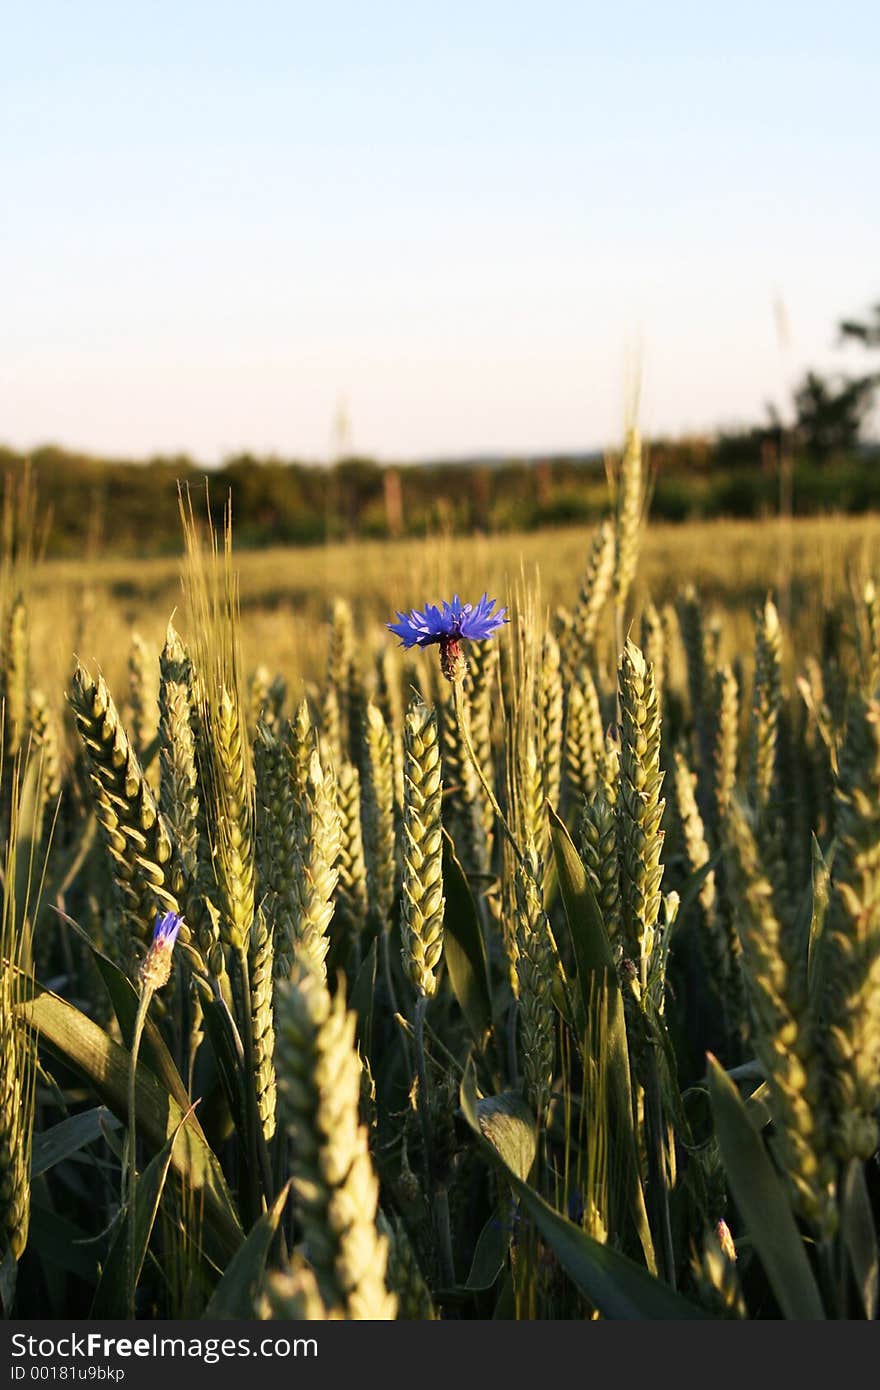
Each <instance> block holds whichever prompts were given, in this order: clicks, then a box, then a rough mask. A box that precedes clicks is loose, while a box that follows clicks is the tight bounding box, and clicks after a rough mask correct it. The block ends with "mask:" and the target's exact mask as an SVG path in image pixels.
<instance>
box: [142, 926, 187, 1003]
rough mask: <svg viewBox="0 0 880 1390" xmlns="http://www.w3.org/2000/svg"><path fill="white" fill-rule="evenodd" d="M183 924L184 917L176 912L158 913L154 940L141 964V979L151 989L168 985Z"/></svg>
mask: <svg viewBox="0 0 880 1390" xmlns="http://www.w3.org/2000/svg"><path fill="white" fill-rule="evenodd" d="M182 926H183V918H182V917H179V916H178V914H177V913H176V912H163V913H157V915H156V925H155V926H154V928H153V940H152V941H151V942H150V949H149V950H148V951H147V954H146V956H145V958H144V963H143V965H142V966H141V979H142V980H143V982H144V984H145V985H149V987H150V989H161V988H162V986H163V985H167V983H168V980H169V977H170V975H171V952H172V951H173V950H174V943H175V941H176V940H177V933H178V932H179V931H180V928H181V927H182Z"/></svg>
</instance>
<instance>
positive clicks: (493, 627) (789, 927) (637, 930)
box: [0, 431, 880, 1320]
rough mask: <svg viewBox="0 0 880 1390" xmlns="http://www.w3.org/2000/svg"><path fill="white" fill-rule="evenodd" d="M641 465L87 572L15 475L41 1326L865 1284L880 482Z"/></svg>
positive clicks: (871, 1312)
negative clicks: (511, 514)
mask: <svg viewBox="0 0 880 1390" xmlns="http://www.w3.org/2000/svg"><path fill="white" fill-rule="evenodd" d="M648 491H649V489H648V486H647V482H646V477H645V471H644V466H643V457H642V451H641V444H640V440H639V437H638V434H637V433H636V432H635V431H631V432H630V433H629V435H628V436H627V440H626V444H625V447H624V449H623V451H622V454H621V457H620V460H619V461H618V464H617V468H616V471H615V473H614V477H613V487H612V489H611V493H610V497H609V508H608V515H607V518H606V519H605V520H604V521H603V522H602V523H601V524H600V525H599V526H598V527H596V528H595V529H594V530H591V531H584V530H582V529H575V528H572V529H569V530H560V531H558V532H552V533H551V532H544V533H538V534H535V535H529V536H527V537H509V536H508V537H477V538H463V537H458V538H456V537H445V536H432V537H426V538H425V539H424V540H422V541H419V542H415V541H406V542H399V543H393V544H392V543H375V544H373V543H366V544H359V545H350V546H334V547H328V548H325V549H310V550H298V551H296V550H290V551H277V552H276V551H270V552H266V551H264V552H251V553H248V552H238V551H237V550H236V548H235V522H234V518H228V519H227V527H226V530H225V532H224V533H223V534H219V535H217V534H212V533H211V532H210V528H208V527H207V526H206V525H205V524H203V521H202V517H201V511H200V503H199V499H197V498H193V499H188V498H184V499H182V513H181V538H182V539H181V552H182V553H181V555H180V556H179V557H170V558H168V559H163V560H150V561H144V562H138V561H132V560H124V561H123V560H119V559H113V558H112V557H109V556H107V557H99V556H86V557H83V559H82V560H81V561H78V562H70V561H66V562H64V563H48V562H44V561H41V560H39V559H38V558H37V557H35V556H34V554H33V553H32V550H33V547H32V544H31V537H32V536H33V535H35V534H36V533H37V530H38V528H37V527H36V524H35V516H36V512H37V510H38V507H39V502H40V499H38V498H37V499H34V497H33V496H32V495H31V493H30V491H29V489H28V488H27V487H26V486H23V487H22V489H21V490H20V492H19V494H18V495H12V494H10V495H9V496H8V497H7V503H6V513H7V515H6V520H5V526H4V542H3V566H2V575H0V598H2V605H3V614H2V621H3V627H2V696H3V748H2V752H3V762H2V777H0V814H2V817H3V820H4V838H5V844H6V849H5V858H4V865H3V916H2V935H0V1058H2V1081H0V1260H2V1264H0V1299H2V1305H3V1309H4V1311H5V1313H6V1314H7V1315H10V1316H18V1317H27V1316H37V1317H48V1316H54V1317H77V1318H87V1317H93V1318H98V1317H125V1316H127V1315H129V1316H137V1317H139V1318H156V1317H162V1318H184V1317H186V1318H189V1317H198V1316H201V1315H208V1316H223V1317H239V1318H242V1317H243V1318H254V1319H266V1320H271V1319H287V1318H309V1319H329V1318H344V1319H383V1320H386V1319H395V1318H397V1319H410V1320H413V1319H415V1320H426V1319H438V1318H439V1319H462V1318H497V1319H513V1318H519V1319H562V1318H564V1319H581V1320H593V1319H602V1318H613V1319H620V1318H629V1319H644V1318H651V1319H679V1318H684V1319H693V1318H701V1317H709V1318H717V1319H746V1318H749V1319H751V1318H780V1317H782V1318H793V1319H801V1318H808V1319H819V1318H834V1319H840V1318H860V1319H866V1318H867V1319H873V1318H874V1317H875V1316H876V1314H877V1281H878V1268H877V1235H876V1229H877V1218H876V1216H875V1212H876V1211H877V1209H878V1201H880V1175H878V1171H877V1148H878V1129H877V1117H878V1105H880V602H878V598H877V594H876V591H875V589H874V584H873V578H874V576H876V575H877V573H878V569H880V566H878V542H880V518H874V517H864V518H858V519H848V520H843V519H839V518H824V519H815V520H810V521H799V522H793V521H791V520H789V521H778V520H766V521H764V522H762V523H733V522H717V523H711V524H705V525H688V526H686V527H668V526H667V527H660V526H653V525H652V524H651V523H650V520H649V507H648V502H649V498H648ZM484 593H488V595H489V596H490V598H494V599H495V600H496V606H495V608H494V610H493V614H492V617H491V618H490V617H488V616H485V614H484V610H483V609H482V608H481V609H477V610H476V611H475V612H471V614H470V618H469V619H468V621H470V622H471V627H470V628H468V626H467V623H466V622H465V624H464V626H462V623H463V619H462V615H461V614H460V613H459V611H458V609H457V608H455V607H453V608H448V607H447V608H446V609H444V610H443V612H442V613H441V612H440V611H439V610H436V616H433V611H432V612H427V611H426V610H425V609H424V605H425V603H426V602H427V603H432V604H437V603H439V602H440V601H441V600H444V599H445V600H448V601H451V600H453V596H454V595H461V598H462V600H463V601H464V600H466V601H467V602H469V603H471V604H474V605H476V603H477V601H478V600H479V598H480V595H481V594H484ZM502 608H503V609H505V610H506V612H505V614H504V617H505V619H506V621H504V622H500V623H496V618H497V616H498V611H499V609H502ZM411 610H416V612H415V615H413V616H411ZM486 612H488V610H486ZM401 615H402V616H401ZM465 616H466V617H467V615H465ZM477 617H479V619H480V623H481V624H482V626H480V625H479V624H478V625H477V626H476V627H474V626H473V622H474V621H475V620H476V618H477ZM394 621H397V622H398V624H399V625H400V629H401V632H402V633H403V634H404V635H406V634H409V635H410V636H413V638H414V640H413V644H412V645H411V646H409V647H407V648H405V649H404V648H402V647H401V645H400V644H399V643H398V640H397V637H396V636H395V635H394V634H392V633H391V632H390V631H389V630H388V627H387V624H388V623H389V622H394ZM425 623H427V625H428V627H431V629H432V631H431V633H430V634H428V635H431V636H433V637H434V638H436V639H438V640H435V641H432V642H430V643H428V644H426V645H424V646H422V645H419V644H418V642H416V641H415V635H417V634H418V632H421V633H422V635H423V636H424V635H426V634H425ZM420 625H421V626H420ZM468 631H470V632H472V633H475V632H478V633H479V634H480V635H477V636H472V637H470V638H469V637H468Z"/></svg>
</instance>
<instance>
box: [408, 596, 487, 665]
mask: <svg viewBox="0 0 880 1390" xmlns="http://www.w3.org/2000/svg"><path fill="white" fill-rule="evenodd" d="M495 603H496V600H495V599H494V598H489V595H488V594H483V597H482V598H481V599H480V601H479V603H477V604H473V603H462V601H461V599H460V598H459V597H458V594H455V595H454V596H453V599H452V602H451V603H447V602H446V600H445V599H444V600H443V601H442V603H441V605H440V607H439V608H438V607H437V606H436V605H435V604H433V603H426V604H425V608H424V611H423V612H422V611H420V610H419V609H418V608H413V609H411V610H410V612H409V613H401V612H399V611H398V614H397V616H398V618H399V619H400V621H399V622H396V623H387V624H386V626H387V627H388V628H389V629H390V631H391V632H393V633H395V634H396V636H398V637H399V638H400V644H401V646H402V647H406V648H409V647H430V646H433V644H434V643H435V642H436V643H437V644H438V645H439V647H440V668H441V670H442V671H443V674H444V676H446V677H447V678H448V679H449V680H460V679H461V678H462V676H463V675H464V672H465V669H466V668H465V663H464V655H463V653H462V650H461V641H462V638H464V639H466V640H467V641H469V642H485V641H486V639H487V638H488V637H491V636H492V634H493V633H494V632H495V631H497V629H498V628H499V627H503V626H504V624H505V623H506V622H507V621H508V619H507V618H506V616H505V614H506V613H507V609H506V608H499V609H498V612H497V613H493V612H492V609H493V608H494V607H495Z"/></svg>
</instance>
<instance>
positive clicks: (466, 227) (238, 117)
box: [0, 0, 880, 462]
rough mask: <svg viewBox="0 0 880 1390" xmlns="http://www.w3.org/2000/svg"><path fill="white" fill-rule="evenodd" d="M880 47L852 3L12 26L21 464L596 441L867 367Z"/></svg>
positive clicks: (879, 186)
mask: <svg viewBox="0 0 880 1390" xmlns="http://www.w3.org/2000/svg"><path fill="white" fill-rule="evenodd" d="M878 54H880V6H878V5H877V4H876V3H858V4H857V3H850V2H849V0H838V3H835V4H824V5H816V4H811V3H797V4H795V3H789V0H784V2H780V3H767V2H766V0H765V3H761V4H755V3H751V0H746V3H739V4H737V5H726V4H725V5H720V4H711V3H705V0H703V3H699V4H683V3H675V0H671V2H670V3H666V4H660V3H626V2H625V0H616V3H606V4H603V5H596V4H593V3H590V0H581V2H580V3H554V0H540V2H536V3H526V4H517V3H515V0H504V2H503V3H495V0H484V2H482V3H481V0H468V3H460V0H444V3H439V2H438V3H430V4H429V3H423V2H422V0H408V3H389V2H388V0H369V2H368V0H361V3H342V2H341V0H310V2H309V3H299V0H286V3H277V4H271V3H267V0H249V2H248V3H243V2H242V0H238V3H232V4H230V3H224V0H210V3H209V0H175V3H166V0H152V3H150V4H145V3H143V0H140V3H138V0H131V3H125V4H120V3H119V0H114V3H112V4H111V3H104V0H94V2H92V0H78V3H76V4H74V3H70V0H62V3H57V2H56V3H52V2H51V0H34V3H32V4H17V5H12V4H9V5H7V6H6V7H5V10H4V19H3V25H2V42H0V198H2V218H0V325H2V328H0V440H2V441H4V442H7V443H10V444H13V445H16V446H20V447H21V446H24V447H30V446H32V445H35V444H37V443H39V442H45V441H49V440H51V441H54V442H57V443H61V444H65V445H69V446H73V447H81V448H85V449H91V450H94V451H98V452H115V453H121V454H126V455H135V456H141V455H146V454H149V453H151V452H160V451H161V452H172V451H177V450H187V451H189V452H191V453H192V454H194V455H195V456H197V457H199V458H201V459H203V460H205V461H207V462H212V461H215V460H218V459H220V458H221V457H223V456H224V455H225V454H227V453H229V452H232V451H237V450H240V449H250V450H253V451H256V452H261V453H263V452H271V451H275V452H278V453H281V454H283V455H299V456H303V457H311V458H317V459H321V458H326V457H328V455H329V454H330V453H331V452H332V451H333V450H334V448H335V445H334V420H335V418H336V416H337V414H338V411H339V406H340V402H344V403H345V408H346V412H347V415H348V419H349V422H350V426H349V440H348V442H349V444H350V445H351V447H353V448H355V449H357V450H360V451H363V452H370V453H374V454H376V455H378V456H380V457H383V458H407V457H424V456H436V455H441V454H466V453H469V452H471V451H473V452H478V451H496V450H500V451H514V452H516V451H538V450H542V449H547V450H552V449H566V448H581V447H592V446H595V445H602V444H607V443H611V442H613V441H614V440H616V439H617V437H618V436H619V434H620V430H621V428H622V423H623V420H624V414H625V408H626V399H627V394H628V388H629V387H630V386H631V383H632V379H633V373H634V363H635V362H637V361H640V362H641V374H642V398H641V420H642V424H643V427H644V428H645V430H646V431H647V432H649V433H654V434H656V433H659V432H675V433H678V432H681V431H687V430H692V429H706V428H712V427H714V426H718V425H723V424H730V423H734V422H742V421H751V420H755V419H756V418H758V417H760V416H761V415H762V413H763V403H764V401H765V400H767V399H768V398H771V397H772V398H775V399H777V400H780V401H781V400H782V399H783V398H784V395H785V392H786V387H787V384H788V385H790V384H791V382H792V381H793V380H794V378H795V377H796V376H797V375H798V373H799V372H800V370H801V369H802V368H803V367H804V366H805V365H807V364H816V365H818V366H820V367H823V368H831V367H834V366H835V365H838V366H840V367H843V368H849V367H853V368H855V367H856V364H857V363H858V361H859V353H858V349H856V348H853V347H850V348H847V349H846V350H843V351H841V350H838V349H837V348H836V347H835V324H836V322H837V319H838V318H839V317H840V316H842V315H844V314H850V315H852V314H857V313H859V312H860V311H863V310H864V309H866V308H867V306H868V305H869V304H870V303H872V302H874V301H875V300H877V299H878V298H880V256H878V247H880V176H878V174H880V167H878V166H880V161H878V146H880V138H878V131H880V114H878V102H877V72H878V66H877V65H878ZM777 301H778V302H781V303H782V304H783V305H784V308H785V316H786V319H787V324H788V341H787V345H786V346H784V347H782V346H780V339H779V335H778V333H777V327H776V320H775V318H774V303H775V302H777Z"/></svg>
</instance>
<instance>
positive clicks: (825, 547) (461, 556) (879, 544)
mask: <svg viewBox="0 0 880 1390" xmlns="http://www.w3.org/2000/svg"><path fill="white" fill-rule="evenodd" d="M591 534H592V531H591V529H590V528H588V527H583V528H580V527H578V528H570V527H569V528H565V529H561V530H547V531H541V532H536V533H533V534H531V535H526V536H497V537H477V538H474V537H450V538H444V537H437V538H435V539H432V540H429V541H416V540H406V541H375V542H371V541H363V542H351V543H348V544H340V545H331V546H327V547H324V548H308V549H303V550H300V549H295V548H287V549H273V550H264V551H237V553H236V559H235V567H236V569H237V571H238V573H239V575H240V591H241V607H242V612H243V613H244V614H246V616H247V621H246V622H245V623H244V624H243V629H242V639H243V648H244V658H245V664H246V667H247V669H248V671H250V670H252V669H253V668H255V667H256V666H257V665H258V664H263V665H266V666H268V667H269V668H270V670H271V672H272V673H273V674H274V673H275V672H276V671H280V672H281V673H282V674H283V675H284V676H285V678H286V679H287V680H288V681H289V682H290V683H291V691H292V693H296V691H297V688H298V687H297V682H298V681H299V680H301V679H303V680H316V679H318V678H319V677H321V676H322V675H323V673H324V668H325V665H326V630H325V623H326V619H327V615H328V612H329V608H330V605H331V602H332V600H333V599H334V598H335V597H337V596H343V597H345V598H348V599H349V600H350V602H351V604H352V606H353V609H354V613H355V618H356V621H357V627H358V632H359V635H360V637H361V639H362V640H363V641H364V643H365V644H366V645H367V646H368V647H369V646H372V645H375V644H379V643H382V642H385V641H388V640H391V639H390V638H389V637H388V636H387V634H386V632H385V629H384V627H383V623H384V622H385V621H387V620H389V619H391V618H393V610H394V609H395V608H403V609H408V608H410V607H412V606H413V605H418V604H419V603H421V602H422V601H423V600H434V599H436V598H438V597H440V596H442V595H444V594H451V593H452V592H454V591H458V592H460V593H461V595H462V597H469V598H478V597H479V595H480V594H481V593H482V592H483V590H484V589H488V591H489V593H490V595H493V596H496V597H498V599H499V602H501V603H509V602H510V601H511V598H512V596H513V594H514V590H515V587H516V584H517V581H518V580H519V578H520V575H521V573H524V574H525V576H526V578H527V580H528V581H529V582H533V581H534V579H535V577H536V576H537V577H538V579H539V581H540V591H541V598H542V602H543V603H544V605H545V606H546V608H547V610H548V612H552V611H553V610H554V609H555V608H556V607H557V605H559V604H571V602H572V599H573V593H574V591H576V587H577V584H578V583H579V580H580V576H581V574H582V572H583V570H584V566H585V564H586V559H587V554H588V551H589V545H590V537H591ZM878 551H880V516H871V515H869V516H859V517H825V518H804V519H800V520H795V521H793V522H791V523H789V524H788V525H786V524H784V523H779V522H776V521H763V522H760V521H759V522H755V521H741V522H740V521H716V522H705V523H697V522H692V523H689V524H688V525H686V526H665V525H658V524H656V523H652V524H651V525H650V526H649V527H648V528H647V529H646V532H645V535H644V540H643V551H642V557H641V562H640V569H639V574H638V578H637V581H636V587H635V598H636V608H637V609H638V607H640V606H641V599H642V597H643V596H644V595H646V594H649V595H650V596H651V597H652V598H653V599H654V601H655V602H657V603H662V602H665V601H667V600H669V599H672V598H674V596H675V594H676V593H677V592H678V590H679V589H680V588H681V587H682V586H684V585H685V584H688V583H692V584H694V585H695V587H696V588H697V589H698V591H699V593H700V595H701V597H702V598H703V599H704V600H705V601H707V602H708V603H709V604H710V605H711V604H715V605H717V606H719V607H722V608H723V609H724V610H725V615H726V621H725V642H727V643H729V644H730V645H729V650H728V651H726V652H725V653H724V655H725V656H729V655H731V654H732V652H733V651H734V650H735V649H736V647H737V646H738V645H739V644H740V642H741V640H742V642H744V643H745V644H746V646H747V645H748V638H747V631H749V632H750V630H751V615H752V611H753V610H754V607H755V605H756V603H757V602H758V601H759V600H760V599H761V598H762V597H763V596H765V595H766V594H767V592H768V591H772V593H773V594H774V596H775V597H776V598H777V601H778V603H779V606H780V608H781V610H782V611H783V614H784V615H785V610H786V609H787V608H788V607H789V604H790V615H791V621H792V625H793V631H794V634H795V636H796V638H797V642H798V644H805V645H807V646H809V647H810V648H811V649H812V648H814V647H815V645H816V642H817V637H818V631H817V629H818V624H819V615H820V610H821V606H822V604H823V603H829V602H830V601H831V599H832V596H834V595H836V594H839V593H840V592H841V591H842V590H844V589H847V588H849V587H850V582H851V580H858V579H864V577H865V576H866V575H867V574H868V573H870V572H872V569H876V561H877V557H878ZM180 572H181V562H180V560H179V559H177V558H168V559H148V560H143V561H132V560H116V559H106V560H104V559H102V560H98V561H94V562H77V561H47V562H44V563H43V564H41V565H39V566H37V567H36V569H35V570H34V573H33V603H32V615H33V622H34V637H35V640H34V649H33V659H34V663H35V675H36V676H38V677H39V679H40V680H41V682H43V683H44V687H45V688H46V689H47V690H58V689H61V688H63V687H64V686H65V685H66V684H67V681H68V680H69V677H70V672H71V670H72V668H73V653H74V651H75V652H76V653H77V655H78V656H79V657H80V658H81V659H82V660H83V661H85V662H87V663H94V664H96V665H100V667H101V669H102V670H103V671H104V672H105V674H106V676H107V678H108V680H109V681H110V683H111V686H112V685H116V686H117V688H120V687H119V682H120V681H122V682H123V684H124V682H125V674H124V673H125V667H126V663H127V660H128V650H129V645H130V639H131V630H132V628H133V627H134V628H136V629H137V630H138V631H139V632H140V633H141V635H142V636H143V637H144V638H145V639H147V640H148V641H150V642H152V643H155V644H158V645H161V642H162V640H163V638H164V633H165V627H166V624H167V622H168V620H169V618H170V616H171V614H172V612H174V611H175V610H178V612H177V614H176V616H175V624H176V625H177V626H178V627H179V628H180V629H181V631H182V632H183V633H184V635H186V624H187V620H186V615H185V613H183V612H181V611H179V610H180V607H181V602H182V600H181V582H180Z"/></svg>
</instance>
